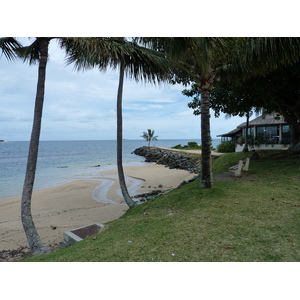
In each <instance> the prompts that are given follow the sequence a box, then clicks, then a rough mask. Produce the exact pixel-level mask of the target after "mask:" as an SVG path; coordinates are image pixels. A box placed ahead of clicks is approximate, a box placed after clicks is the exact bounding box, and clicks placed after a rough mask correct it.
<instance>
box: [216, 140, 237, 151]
mask: <svg viewBox="0 0 300 300" xmlns="http://www.w3.org/2000/svg"><path fill="white" fill-rule="evenodd" d="M217 152H221V153H228V152H235V141H228V142H222V143H221V144H219V145H218V146H217Z"/></svg>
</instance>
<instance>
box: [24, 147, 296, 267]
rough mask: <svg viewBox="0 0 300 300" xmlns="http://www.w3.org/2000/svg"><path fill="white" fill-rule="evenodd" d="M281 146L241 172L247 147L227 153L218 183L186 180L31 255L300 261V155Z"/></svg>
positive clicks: (217, 165)
mask: <svg viewBox="0 0 300 300" xmlns="http://www.w3.org/2000/svg"><path fill="white" fill-rule="evenodd" d="M276 153H277V152H272V151H269V152H260V154H261V156H262V158H261V160H259V161H256V162H251V163H250V169H249V172H247V173H244V174H243V176H242V177H240V178H231V177H229V176H228V174H226V173H223V172H226V171H227V169H228V167H229V166H231V165H233V164H235V163H236V162H237V160H238V159H240V158H241V157H244V156H246V155H245V154H244V153H228V154H224V155H222V156H220V157H219V158H217V159H215V160H214V162H213V167H214V173H215V174H216V178H215V186H214V188H213V189H201V188H200V186H199V180H196V181H194V182H192V183H190V184H186V185H183V186H181V187H179V188H177V189H175V190H173V191H171V192H169V193H167V194H165V195H163V196H160V197H157V198H156V199H154V200H152V201H149V202H147V203H145V204H143V205H140V206H138V207H135V208H134V209H132V210H130V211H129V212H128V213H126V214H125V215H124V216H123V217H121V218H120V219H118V220H116V221H113V222H110V223H108V224H106V229H105V230H104V231H103V232H102V233H100V234H98V235H96V236H94V237H90V238H87V239H86V240H84V241H82V242H80V243H77V244H75V245H73V246H70V247H67V248H65V249H62V250H59V251H56V252H53V253H51V254H47V255H43V256H40V257H31V258H28V259H26V261H166V262H168V261H216V262H217V261H251V262H252V261H299V260H300V187H299V186H300V185H299V184H300V158H299V157H298V156H293V157H282V156H281V155H280V154H279V155H277V154H276ZM250 155H251V153H249V156H250ZM220 174H222V175H220Z"/></svg>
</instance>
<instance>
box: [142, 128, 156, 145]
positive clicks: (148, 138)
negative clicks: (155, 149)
mask: <svg viewBox="0 0 300 300" xmlns="http://www.w3.org/2000/svg"><path fill="white" fill-rule="evenodd" d="M154 134H155V133H154V130H151V129H148V131H147V132H145V131H144V132H143V135H142V136H141V137H142V138H144V139H145V140H146V142H148V147H150V142H151V141H157V138H158V135H154Z"/></svg>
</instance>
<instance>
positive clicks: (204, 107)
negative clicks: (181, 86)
mask: <svg viewBox="0 0 300 300" xmlns="http://www.w3.org/2000/svg"><path fill="white" fill-rule="evenodd" d="M209 104H210V91H209V90H207V89H204V90H203V89H202V90H201V142H202V162H201V163H202V165H201V184H202V186H203V187H204V188H212V187H213V175H212V161H211V136H210V112H209Z"/></svg>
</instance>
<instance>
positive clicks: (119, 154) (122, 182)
mask: <svg viewBox="0 0 300 300" xmlns="http://www.w3.org/2000/svg"><path fill="white" fill-rule="evenodd" d="M124 71H125V67H124V65H123V64H122V63H121V65H120V78H119V87H118V96H117V166H118V176H119V182H120V188H121V192H122V195H123V198H124V200H125V202H126V203H127V205H128V206H129V208H133V207H135V206H136V202H134V201H133V200H132V198H131V197H130V195H129V193H128V190H127V187H126V181H125V176H124V170H123V161H122V147H123V119H122V97H123V82H124Z"/></svg>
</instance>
